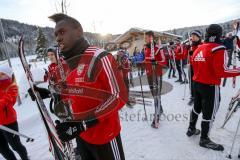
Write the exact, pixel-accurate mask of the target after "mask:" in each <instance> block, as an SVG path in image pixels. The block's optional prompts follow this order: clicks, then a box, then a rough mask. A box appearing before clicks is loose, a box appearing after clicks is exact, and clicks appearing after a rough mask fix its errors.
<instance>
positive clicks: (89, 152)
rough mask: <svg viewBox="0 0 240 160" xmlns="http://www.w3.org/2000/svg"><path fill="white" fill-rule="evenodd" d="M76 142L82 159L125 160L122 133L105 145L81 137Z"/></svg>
mask: <svg viewBox="0 0 240 160" xmlns="http://www.w3.org/2000/svg"><path fill="white" fill-rule="evenodd" d="M76 142H77V146H78V148H77V150H78V152H79V153H80V155H81V160H125V156H124V152H123V147H122V140H121V136H120V134H119V135H118V136H117V137H116V138H114V139H113V140H111V141H110V142H109V143H107V144H103V145H95V144H89V143H87V142H86V141H84V140H83V139H81V138H80V137H78V138H76Z"/></svg>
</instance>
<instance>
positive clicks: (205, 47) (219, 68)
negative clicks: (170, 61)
mask: <svg viewBox="0 0 240 160" xmlns="http://www.w3.org/2000/svg"><path fill="white" fill-rule="evenodd" d="M221 36H222V27H221V26H220V25H217V24H211V25H210V26H209V27H208V28H207V29H206V36H205V37H206V39H205V43H203V44H202V45H199V47H198V48H197V49H196V50H195V52H194V53H193V56H192V58H191V63H192V66H193V71H194V76H193V81H194V89H195V98H194V106H193V109H192V112H191V116H190V117H191V118H190V124H189V128H188V131H187V136H189V137H190V136H192V135H196V134H199V133H200V131H199V130H198V129H196V123H197V119H198V115H199V114H200V113H201V112H202V114H203V116H202V117H203V119H202V123H201V128H202V131H201V138H200V143H199V145H200V146H201V147H205V148H210V149H213V150H217V151H223V150H224V147H223V146H222V145H220V144H216V143H214V142H213V141H211V140H210V138H209V133H210V130H211V127H212V124H213V121H214V119H215V116H216V113H217V110H218V108H219V102H220V88H219V85H220V83H221V78H225V77H234V76H238V75H240V68H237V69H228V67H227V62H226V61H225V60H226V56H227V52H226V49H225V47H224V46H223V45H222V44H221V40H220V37H221Z"/></svg>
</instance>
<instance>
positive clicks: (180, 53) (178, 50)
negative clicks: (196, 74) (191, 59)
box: [174, 44, 187, 60]
mask: <svg viewBox="0 0 240 160" xmlns="http://www.w3.org/2000/svg"><path fill="white" fill-rule="evenodd" d="M184 47H185V46H184V45H182V44H177V45H176V47H175V49H174V53H175V59H176V60H182V59H185V58H187V54H186V48H184ZM184 53H185V54H184Z"/></svg>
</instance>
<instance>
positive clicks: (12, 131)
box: [0, 125, 34, 142]
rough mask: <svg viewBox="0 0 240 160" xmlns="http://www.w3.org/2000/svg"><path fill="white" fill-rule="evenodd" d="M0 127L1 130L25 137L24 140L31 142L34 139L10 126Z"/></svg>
mask: <svg viewBox="0 0 240 160" xmlns="http://www.w3.org/2000/svg"><path fill="white" fill-rule="evenodd" d="M0 129H1V130H3V131H6V132H9V133H12V134H14V135H18V136H20V137H23V138H26V139H27V140H26V142H33V141H34V138H31V137H28V136H26V135H24V134H22V133H19V132H17V131H15V130H13V129H11V128H8V127H6V126H3V125H0Z"/></svg>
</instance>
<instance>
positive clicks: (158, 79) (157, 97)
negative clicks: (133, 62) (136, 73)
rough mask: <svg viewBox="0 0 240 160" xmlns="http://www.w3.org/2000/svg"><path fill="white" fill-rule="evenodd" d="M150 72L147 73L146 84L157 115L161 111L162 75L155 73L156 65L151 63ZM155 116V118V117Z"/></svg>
mask: <svg viewBox="0 0 240 160" xmlns="http://www.w3.org/2000/svg"><path fill="white" fill-rule="evenodd" d="M152 67H153V68H152V70H151V71H152V73H149V74H147V79H148V84H149V88H150V91H151V93H152V96H153V99H154V107H155V114H154V115H156V116H159V115H160V114H161V113H162V112H163V108H162V104H161V92H162V75H157V73H156V66H155V65H152ZM156 116H155V118H157V117H156Z"/></svg>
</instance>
